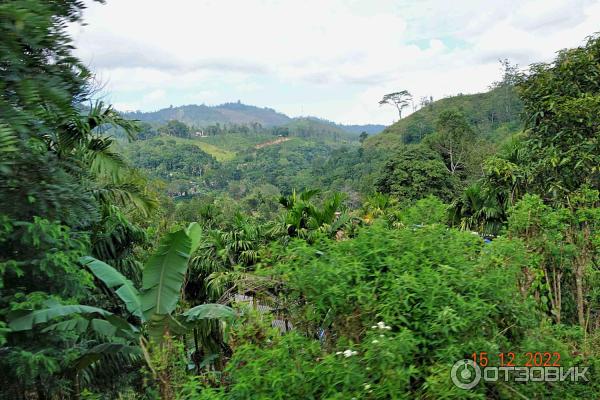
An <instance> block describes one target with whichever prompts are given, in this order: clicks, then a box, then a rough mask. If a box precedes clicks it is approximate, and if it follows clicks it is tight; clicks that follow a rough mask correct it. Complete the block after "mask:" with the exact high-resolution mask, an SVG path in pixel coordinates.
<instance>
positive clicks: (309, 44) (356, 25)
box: [72, 0, 600, 124]
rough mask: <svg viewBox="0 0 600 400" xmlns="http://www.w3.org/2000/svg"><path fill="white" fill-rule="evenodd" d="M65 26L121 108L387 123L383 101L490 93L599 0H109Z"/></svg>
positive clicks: (561, 44)
mask: <svg viewBox="0 0 600 400" xmlns="http://www.w3.org/2000/svg"><path fill="white" fill-rule="evenodd" d="M84 19H85V21H86V23H87V26H77V27H73V29H72V33H73V37H74V38H75V43H76V46H77V54H78V55H79V56H80V57H81V58H82V59H83V60H84V61H85V62H86V63H87V64H88V65H89V66H91V68H92V69H93V70H94V71H95V72H96V74H97V77H98V78H99V80H100V81H101V82H102V83H103V84H104V85H105V89H104V93H105V97H106V99H107V100H109V101H111V102H112V103H113V104H115V105H116V106H117V108H119V109H121V110H143V111H151V110H157V109H160V108H164V107H168V106H169V105H174V106H175V105H183V104H207V105H214V104H220V103H223V102H228V101H237V100H241V101H242V102H243V103H246V104H253V105H258V106H268V107H272V108H275V109H277V110H279V111H282V112H284V113H286V114H288V115H291V116H299V115H314V116H318V117H322V118H327V119H330V120H333V121H336V122H342V123H382V124H389V123H391V122H393V121H394V119H395V118H397V114H396V111H395V110H394V109H393V108H391V107H380V106H379V105H378V100H380V99H381V96H382V95H383V94H385V93H388V92H390V91H396V90H402V89H407V90H409V91H410V92H411V93H412V94H413V96H414V97H415V99H419V98H420V97H422V96H433V97H434V98H435V99H437V98H441V97H445V96H448V95H453V94H457V93H475V92H480V91H484V90H485V89H486V88H487V87H488V85H489V84H490V83H491V82H493V81H495V80H497V79H498V78H499V76H500V69H499V64H498V59H500V58H509V59H510V60H511V61H513V62H514V63H518V64H519V65H523V66H525V65H528V64H530V63H533V62H538V61H549V60H551V59H552V58H553V56H554V54H555V52H556V51H557V50H559V49H562V48H565V47H574V46H577V45H580V44H581V43H583V40H584V39H585V37H586V36H588V35H590V34H592V33H594V32H597V31H600V0H531V1H528V0H503V1H500V0H414V1H409V0H396V1H391V0H390V1H388V0H345V1H344V0H279V1H277V0H237V1H229V0H107V3H106V4H105V5H100V4H95V3H94V4H91V5H90V6H89V8H88V9H87V10H86V12H85V15H84Z"/></svg>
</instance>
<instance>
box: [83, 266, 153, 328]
mask: <svg viewBox="0 0 600 400" xmlns="http://www.w3.org/2000/svg"><path fill="white" fill-rule="evenodd" d="M80 261H81V263H82V264H84V265H86V266H87V267H88V268H89V269H90V271H92V273H93V274H94V276H96V278H98V279H100V280H101V281H102V282H104V284H105V285H106V286H108V287H109V288H111V289H115V288H116V290H115V293H116V294H117V295H118V296H119V298H120V299H121V300H123V302H124V303H125V307H127V310H128V311H129V312H130V313H132V314H133V315H135V316H137V317H139V318H143V315H142V304H141V299H140V294H139V292H138V290H137V289H136V288H135V286H134V285H133V283H132V282H131V281H130V280H129V279H127V278H126V277H125V276H123V275H122V274H121V273H120V272H119V271H117V270H116V269H115V268H113V267H111V266H110V265H108V264H106V263H104V262H102V261H100V260H97V259H95V258H94V257H89V256H86V257H82V258H81V260H80Z"/></svg>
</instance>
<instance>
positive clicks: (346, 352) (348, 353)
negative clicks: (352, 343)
mask: <svg viewBox="0 0 600 400" xmlns="http://www.w3.org/2000/svg"><path fill="white" fill-rule="evenodd" d="M357 354H358V351H353V350H350V349H348V350H344V357H346V358H348V357H352V356H355V355H357Z"/></svg>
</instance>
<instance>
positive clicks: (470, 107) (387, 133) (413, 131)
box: [365, 83, 523, 149]
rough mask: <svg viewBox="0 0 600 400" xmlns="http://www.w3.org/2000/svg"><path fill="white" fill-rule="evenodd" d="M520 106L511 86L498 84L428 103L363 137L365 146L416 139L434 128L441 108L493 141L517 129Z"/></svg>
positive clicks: (519, 124)
mask: <svg viewBox="0 0 600 400" xmlns="http://www.w3.org/2000/svg"><path fill="white" fill-rule="evenodd" d="M522 110H523V106H522V104H521V101H520V100H519V97H518V96H517V93H516V91H515V89H514V87H513V86H512V85H510V84H502V83H500V84H498V85H496V87H495V88H493V89H492V90H490V91H488V92H485V93H477V94H469V95H462V94H461V95H457V96H453V97H447V98H444V99H440V100H437V101H434V102H431V103H428V104H425V105H424V106H423V107H422V108H421V109H419V110H417V111H416V112H414V113H412V114H411V115H409V116H407V117H405V118H403V119H401V120H400V121H398V122H396V123H394V124H393V125H390V126H389V127H387V128H385V130H384V131H383V132H382V133H380V134H379V135H374V136H372V137H370V138H369V139H367V141H366V142H365V145H366V146H373V147H380V148H382V149H386V148H387V149H389V148H393V147H397V145H399V144H408V143H418V142H420V141H421V139H423V138H424V137H425V136H427V135H429V134H431V133H433V132H435V130H436V123H437V120H438V117H439V116H440V114H441V113H442V112H444V111H459V112H461V113H462V114H463V115H465V117H466V118H467V120H468V122H469V124H470V125H471V127H472V128H473V129H474V130H475V131H476V132H477V133H478V134H479V135H482V136H484V137H485V138H486V139H490V140H492V141H497V140H500V139H502V138H503V137H505V136H507V134H510V133H514V132H517V131H518V130H520V129H521V126H522V123H521V119H520V115H521V112H522Z"/></svg>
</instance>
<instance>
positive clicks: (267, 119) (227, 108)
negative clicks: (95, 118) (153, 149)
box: [124, 103, 291, 126]
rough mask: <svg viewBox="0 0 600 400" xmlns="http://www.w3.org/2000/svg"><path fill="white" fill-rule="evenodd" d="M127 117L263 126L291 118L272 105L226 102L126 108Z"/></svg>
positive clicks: (283, 122)
mask: <svg viewBox="0 0 600 400" xmlns="http://www.w3.org/2000/svg"><path fill="white" fill-rule="evenodd" d="M124 115H125V116H126V117H127V118H131V119H137V120H140V121H143V122H158V123H164V122H167V121H170V120H178V121H181V122H184V123H186V124H188V125H193V126H206V125H213V124H217V123H219V124H251V123H259V124H261V125H264V126H275V125H285V124H286V123H288V122H289V121H290V120H291V118H290V117H288V116H287V115H285V114H282V113H279V112H277V111H275V110H273V109H271V108H266V107H265V108H260V107H255V106H251V105H247V104H242V103H225V104H221V105H218V106H207V105H204V104H202V105H196V104H190V105H185V106H179V107H173V106H171V107H169V108H163V109H162V110H158V111H154V112H140V111H136V112H126V113H124Z"/></svg>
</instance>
